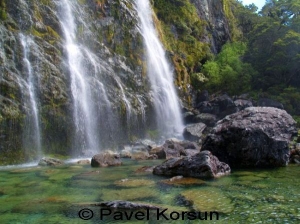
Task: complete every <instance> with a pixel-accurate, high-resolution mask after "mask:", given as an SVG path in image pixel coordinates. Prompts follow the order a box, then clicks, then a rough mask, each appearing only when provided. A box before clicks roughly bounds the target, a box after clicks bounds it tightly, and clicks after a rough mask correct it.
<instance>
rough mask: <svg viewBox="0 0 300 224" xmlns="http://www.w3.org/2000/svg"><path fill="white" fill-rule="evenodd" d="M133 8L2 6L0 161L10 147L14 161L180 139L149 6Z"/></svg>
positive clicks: (55, 1) (57, 1) (64, 0)
mask: <svg viewBox="0 0 300 224" xmlns="http://www.w3.org/2000/svg"><path fill="white" fill-rule="evenodd" d="M17 2H19V3H20V4H17ZM134 6H135V1H131V0H130V1H128V0H122V1H120V2H114V1H107V2H106V3H105V7H106V8H102V9H101V8H99V5H97V1H79V0H51V1H47V5H46V4H45V3H43V2H41V1H38V0H30V1H29V0H22V1H8V2H7V4H6V9H5V10H6V11H7V15H8V17H7V18H10V20H11V21H14V23H10V22H11V21H8V22H7V23H6V22H5V21H4V22H3V21H0V36H1V37H2V38H1V39H0V49H1V51H0V71H1V73H0V106H1V107H0V138H1V142H0V143H1V144H0V157H1V156H2V155H4V156H3V158H4V157H5V156H11V154H10V152H11V151H13V152H14V151H16V152H20V155H22V158H21V157H20V161H21V160H27V161H28V160H32V159H33V157H34V155H35V154H36V152H37V156H35V157H41V156H42V155H47V154H64V155H71V156H74V157H77V156H90V155H93V154H95V153H98V152H100V151H101V150H105V149H116V148H118V147H119V146H122V145H125V144H130V143H132V142H135V141H137V140H138V139H142V138H145V137H150V138H153V140H154V139H158V138H160V137H161V138H163V137H164V138H167V137H173V136H176V135H177V134H178V133H181V131H182V124H181V118H180V112H179V104H178V98H177V96H176V92H175V88H174V85H173V78H172V71H171V68H170V66H169V64H168V62H167V60H166V57H165V52H164V49H163V47H162V45H161V43H160V42H159V40H158V38H157V34H156V31H155V28H154V26H153V21H152V17H151V16H152V14H151V8H150V4H149V2H148V1H136V6H137V7H136V8H135V7H134ZM139 21H140V22H141V25H140V26H139V25H137V24H138V23H139ZM2 22H3V24H2ZM5 23H6V25H4V24H5ZM7 24H8V25H7ZM12 24H14V26H15V27H14V28H13V29H9V28H7V27H11V25H12ZM143 37H144V41H143ZM145 47H146V48H145ZM144 49H146V51H147V54H146V55H144V52H145V50H144ZM144 56H147V57H146V58H147V61H146V60H144V58H145V57H144ZM147 68H150V69H149V70H148V71H147ZM147 72H148V75H147ZM155 111H156V113H155ZM16 124H17V125H16ZM157 129H159V134H158V132H157ZM25 148H26V149H28V152H25V151H26V150H23V149H25ZM0 163H1V161H0ZM8 163H11V162H8Z"/></svg>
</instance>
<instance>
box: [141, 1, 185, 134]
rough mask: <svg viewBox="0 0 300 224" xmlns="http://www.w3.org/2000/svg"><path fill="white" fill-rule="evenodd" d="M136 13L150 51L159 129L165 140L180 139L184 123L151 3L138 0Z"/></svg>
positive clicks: (152, 87)
mask: <svg viewBox="0 0 300 224" xmlns="http://www.w3.org/2000/svg"><path fill="white" fill-rule="evenodd" d="M136 10H137V12H138V16H139V18H140V22H141V33H142V35H143V37H144V43H145V47H146V51H147V67H148V76H149V79H150V82H151V89H152V92H153V98H154V104H155V110H156V117H157V124H158V128H159V130H160V131H161V133H163V135H164V136H166V137H173V136H178V135H181V133H182V130H183V123H182V118H181V113H180V107H179V102H178V97H177V94H176V91H175V88H174V84H173V73H172V71H171V68H170V65H169V63H168V61H167V59H166V55H165V51H164V49H163V47H162V44H161V43H160V41H159V39H158V35H157V32H156V30H155V27H154V24H153V19H152V9H151V7H150V1H149V0H137V1H136Z"/></svg>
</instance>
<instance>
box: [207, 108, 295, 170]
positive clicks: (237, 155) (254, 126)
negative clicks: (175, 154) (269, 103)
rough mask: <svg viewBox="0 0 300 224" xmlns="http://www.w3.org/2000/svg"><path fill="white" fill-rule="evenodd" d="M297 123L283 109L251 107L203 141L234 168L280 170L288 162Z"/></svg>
mask: <svg viewBox="0 0 300 224" xmlns="http://www.w3.org/2000/svg"><path fill="white" fill-rule="evenodd" d="M295 124H296V122H295V121H294V119H293V118H292V117H291V116H290V115H289V114H288V113H287V112H286V111H284V110H280V109H277V108H273V107H248V108H246V109H245V110H242V111H240V112H237V113H235V114H232V115H229V116H227V117H225V118H224V119H223V120H221V121H219V122H218V123H217V126H216V127H215V128H214V130H213V133H212V134H210V135H208V136H207V137H206V139H205V140H204V142H203V145H202V150H209V151H211V152H212V153H213V154H214V155H215V156H217V157H218V158H219V159H220V160H222V161H224V162H226V163H228V164H229V165H230V166H231V167H278V166H285V165H287V163H288V160H289V153H290V150H289V142H290V140H291V138H292V136H293V135H295V134H296V133H297V130H296V126H295Z"/></svg>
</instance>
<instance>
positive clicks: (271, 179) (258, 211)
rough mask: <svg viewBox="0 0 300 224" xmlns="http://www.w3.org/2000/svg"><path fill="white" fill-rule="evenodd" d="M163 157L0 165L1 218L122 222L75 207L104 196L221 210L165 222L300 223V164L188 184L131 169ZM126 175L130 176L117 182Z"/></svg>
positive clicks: (180, 208) (4, 220)
mask: <svg viewBox="0 0 300 224" xmlns="http://www.w3.org/2000/svg"><path fill="white" fill-rule="evenodd" d="M161 162H162V161H130V160H126V161H124V165H123V166H119V167H109V168H91V167H90V165H72V164H67V165H66V166H61V167H55V168H54V167H37V166H34V167H32V166H30V167H6V168H5V169H3V168H2V169H1V170H0V223H3V224H5V223H22V224H23V223H30V224H31V223H55V224H57V223H121V221H114V220H104V221H100V220H99V216H98V214H97V211H98V210H99V209H100V208H99V207H92V208H91V209H92V210H93V211H94V215H95V216H94V218H92V219H91V220H89V221H85V220H81V219H80V218H79V217H78V211H80V210H81V209H83V208H86V207H88V206H86V205H78V203H88V202H100V201H108V200H130V201H139V202H146V203H154V204H158V205H160V206H161V207H162V208H168V209H169V210H170V211H178V212H180V211H188V210H190V209H191V208H195V209H202V210H205V209H206V210H207V211H210V210H217V211H219V212H220V217H219V220H218V221H188V220H185V221H182V220H180V221H172V222H167V221H163V223H203V222H207V223H280V224H281V223H300V191H299V184H300V166H288V167H285V168H280V169H272V170H253V171H251V170H240V171H235V172H233V173H232V174H231V175H229V176H226V177H222V178H219V179H215V180H211V181H199V182H196V184H195V185H191V186H184V185H167V184H163V183H162V182H161V181H162V180H165V179H167V178H164V177H158V176H154V175H152V174H151V173H137V172H135V171H136V170H137V169H138V168H141V167H142V166H146V165H155V164H160V163H161ZM125 178H126V179H129V180H130V181H127V182H122V181H121V182H120V180H122V179H125ZM183 198H186V199H187V200H194V203H193V204H192V203H186V200H183ZM88 208H90V207H88ZM150 218H151V217H150ZM122 222H124V221H122ZM127 223H157V221H156V220H155V219H153V220H150V221H136V220H135V221H128V222H127Z"/></svg>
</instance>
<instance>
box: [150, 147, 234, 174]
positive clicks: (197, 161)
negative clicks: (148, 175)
mask: <svg viewBox="0 0 300 224" xmlns="http://www.w3.org/2000/svg"><path fill="white" fill-rule="evenodd" d="M228 173H230V167H229V166H228V165H227V164H226V163H223V162H220V161H219V160H218V158H217V157H215V156H213V155H212V154H211V152H209V151H202V152H200V153H198V154H196V155H194V156H187V157H183V158H172V159H169V160H167V161H165V162H164V163H163V164H161V165H158V166H156V167H155V168H154V170H153V174H155V175H163V176H175V175H182V176H184V177H198V178H201V177H202V178H214V177H219V176H222V175H225V174H228Z"/></svg>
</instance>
